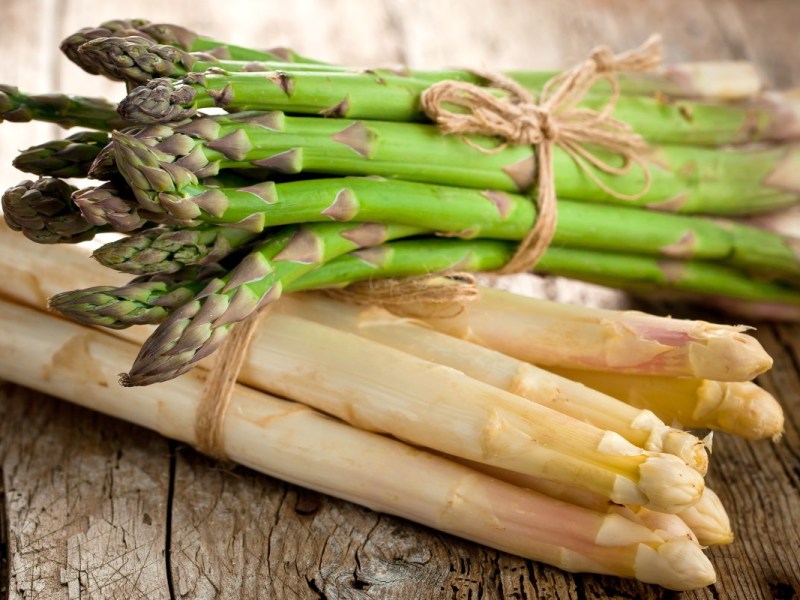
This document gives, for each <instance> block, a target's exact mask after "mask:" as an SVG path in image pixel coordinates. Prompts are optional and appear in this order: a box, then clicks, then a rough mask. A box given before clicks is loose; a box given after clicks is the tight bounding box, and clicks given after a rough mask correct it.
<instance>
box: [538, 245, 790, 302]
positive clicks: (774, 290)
mask: <svg viewBox="0 0 800 600" xmlns="http://www.w3.org/2000/svg"><path fill="white" fill-rule="evenodd" d="M537 270H538V271H540V272H542V273H551V274H554V275H562V276H564V277H575V278H576V279H581V280H583V281H588V282H590V283H597V284H600V285H607V286H610V287H617V288H620V289H625V290H632V291H635V292H649V291H650V290H653V289H664V290H667V291H671V292H676V297H680V296H681V295H686V296H687V297H689V298H690V299H691V298H698V297H703V296H710V297H717V296H719V297H724V298H731V299H733V300H743V301H747V302H772V303H775V304H778V305H787V307H789V308H791V307H794V306H798V305H800V292H798V290H797V288H795V287H791V286H788V285H783V284H781V283H779V282H770V281H761V280H758V279H755V278H753V277H751V276H749V275H748V274H746V273H744V272H742V271H740V270H738V269H734V268H730V267H727V266H725V265H719V264H714V263H710V262H704V261H694V260H687V261H679V260H670V259H664V260H657V259H655V258H653V257H649V256H643V255H633V254H622V253H616V252H602V251H599V250H581V249H573V248H549V249H548V253H547V260H546V261H540V262H539V263H538V264H537Z"/></svg>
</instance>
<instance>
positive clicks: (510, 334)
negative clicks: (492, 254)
mask: <svg viewBox="0 0 800 600" xmlns="http://www.w3.org/2000/svg"><path fill="white" fill-rule="evenodd" d="M425 322H426V323H427V324H428V325H430V326H431V327H433V328H434V329H436V330H438V331H443V332H444V333H447V334H449V335H454V336H456V337H460V338H463V339H466V340H469V341H472V342H475V343H478V344H481V345H484V346H487V347H489V348H493V349H495V350H498V351H500V352H502V353H503V354H508V355H509V356H513V357H515V358H518V359H520V360H525V361H528V362H531V363H533V364H535V365H538V366H542V367H547V366H551V365H557V366H561V367H567V368H574V369H588V370H594V371H609V372H613V373H639V374H650V375H665V376H675V377H696V378H699V379H713V380H718V381H749V380H750V379H753V377H755V376H756V375H759V374H761V373H763V372H764V371H766V370H767V369H769V368H770V367H771V366H772V358H770V356H769V354H767V352H766V351H765V350H764V348H762V347H761V344H759V342H758V340H756V339H755V338H754V337H752V336H750V335H747V334H746V333H745V331H746V329H747V328H745V327H741V326H738V327H734V326H728V325H716V324H712V323H707V322H705V321H693V320H683V319H670V318H665V317H656V316H653V315H648V314H646V313H641V312H636V311H612V310H603V309H597V308H587V307H582V306H573V305H568V304H559V303H556V302H548V301H545V300H536V299H533V298H526V297H524V296H518V295H515V294H510V293H508V292H503V291H501V290H496V289H492V288H484V289H482V291H481V299H480V300H477V301H473V302H469V303H468V304H467V306H466V307H465V309H464V310H463V311H462V312H461V313H460V314H459V315H456V316H452V317H450V318H428V319H425Z"/></svg>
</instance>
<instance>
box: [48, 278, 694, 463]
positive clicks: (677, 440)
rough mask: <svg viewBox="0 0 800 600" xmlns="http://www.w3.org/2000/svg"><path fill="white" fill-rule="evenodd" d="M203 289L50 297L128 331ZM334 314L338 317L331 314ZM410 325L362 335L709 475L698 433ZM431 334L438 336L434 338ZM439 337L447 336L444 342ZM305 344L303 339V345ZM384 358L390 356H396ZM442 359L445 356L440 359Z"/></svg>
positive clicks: (188, 285) (136, 288) (339, 315)
mask: <svg viewBox="0 0 800 600" xmlns="http://www.w3.org/2000/svg"><path fill="white" fill-rule="evenodd" d="M203 287H204V286H203V284H201V283H199V282H195V281H191V280H189V281H186V280H182V278H181V277H180V274H178V275H176V276H175V277H173V278H170V279H169V280H166V279H165V278H163V277H162V278H159V279H157V280H155V281H153V280H148V279H140V280H134V281H133V282H132V283H131V284H129V285H127V286H124V287H122V288H117V289H115V288H111V287H93V288H88V289H86V290H78V291H76V292H66V293H61V294H58V295H56V296H54V297H53V298H51V300H50V308H51V309H54V310H58V311H60V312H62V313H64V314H65V315H67V316H69V317H71V318H73V319H75V320H77V321H79V322H83V323H88V324H96V325H105V326H109V327H114V328H124V327H127V326H129V325H132V324H144V323H153V324H155V323H160V322H162V321H163V320H164V319H165V318H166V317H167V316H168V314H169V313H170V312H172V311H173V310H174V309H176V308H178V307H180V306H181V305H182V304H184V303H185V302H187V301H188V300H189V299H191V297H192V296H193V295H196V294H197V293H198V292H199V291H200V290H201V289H202V288H203ZM289 306H291V304H290V305H289ZM282 312H286V309H283V310H282ZM297 312H300V313H302V314H304V315H305V314H310V315H312V317H311V318H312V319H313V320H315V321H319V322H320V323H322V324H323V325H325V326H328V325H332V324H333V323H331V321H336V320H337V319H339V320H340V321H342V322H338V323H336V327H337V328H338V329H342V330H344V331H345V332H352V331H353V329H354V327H357V325H356V324H354V323H352V322H351V321H350V319H348V315H347V311H346V309H341V310H340V311H338V312H337V309H333V310H332V311H331V309H327V310H326V307H325V305H324V304H323V305H321V306H315V305H314V304H312V305H311V306H308V305H307V304H301V307H300V308H299V309H297V308H295V310H291V309H290V310H289V314H291V313H295V314H296V313H297ZM329 312H333V313H334V314H333V315H329V314H327V313H329ZM295 318H296V317H295ZM410 327H411V331H407V332H404V330H403V329H402V328H397V327H394V328H392V327H389V329H388V330H386V329H384V330H383V331H381V330H380V329H374V328H368V329H366V330H365V331H358V332H357V333H358V334H360V335H362V336H365V337H368V338H369V339H375V340H376V341H378V342H381V343H384V344H386V345H389V346H392V347H394V348H397V349H398V350H401V351H406V352H408V351H410V350H411V351H412V352H411V353H412V354H414V355H415V356H419V357H420V358H421V359H423V360H430V361H432V362H437V363H440V364H447V365H449V366H452V367H454V368H459V369H460V370H461V371H463V372H464V373H466V375H468V376H475V378H476V379H478V380H480V381H483V382H485V383H487V384H489V385H493V386H494V387H496V388H498V389H499V390H505V391H507V392H509V393H515V394H518V395H520V396H523V397H525V398H527V399H528V400H530V401H533V402H535V403H537V404H539V405H542V406H545V407H547V408H549V409H551V410H556V411H559V412H561V413H563V414H565V415H567V416H571V417H574V418H578V419H580V420H582V421H585V422H587V423H589V424H591V425H594V426H596V427H598V428H600V429H604V430H605V429H607V430H609V431H612V432H614V434H615V435H620V436H622V438H624V439H625V440H626V441H627V442H629V443H632V444H634V445H635V446H638V447H641V448H644V449H645V450H648V451H653V452H662V451H663V452H666V453H670V454H675V455H676V456H679V457H681V459H682V460H683V461H684V462H686V463H687V464H689V465H691V466H692V467H693V468H694V469H696V470H697V471H699V472H705V470H706V468H707V456H706V454H705V452H704V449H703V446H702V443H701V442H700V441H699V440H698V439H697V438H695V437H694V436H692V435H690V434H687V433H685V432H682V431H679V430H674V429H672V428H669V427H666V426H665V425H664V423H663V422H662V421H660V420H659V419H658V418H657V417H655V415H653V414H652V413H650V412H649V411H644V412H643V411H639V410H636V409H632V408H631V407H630V406H627V405H625V404H624V403H621V402H619V401H615V400H613V399H612V398H610V397H606V396H603V395H602V394H598V393H594V392H592V391H591V390H589V389H588V388H586V387H584V386H581V385H576V384H573V383H572V382H570V381H568V380H564V379H561V378H557V377H554V376H551V375H549V374H548V373H547V372H546V371H542V370H540V369H536V368H534V367H532V366H530V365H523V364H520V363H519V362H518V361H514V360H513V359H505V357H503V356H502V355H499V353H492V352H490V351H483V352H481V350H480V349H478V348H477V347H472V345H470V344H466V343H465V344H464V345H466V348H464V347H461V346H459V344H457V343H454V342H456V340H454V342H451V343H447V336H442V334H435V333H433V334H432V336H431V335H427V334H426V332H425V331H424V330H422V329H420V328H418V327H413V326H410ZM264 332H265V333H264V334H263V335H266V336H267V339H272V336H273V333H270V332H271V329H270V327H269V326H266V328H265V329H264ZM322 333H324V330H323V331H322ZM322 333H320V334H319V335H322ZM382 333H383V335H382ZM404 334H405V335H404ZM309 335H310V334H309ZM330 335H333V334H332V333H331V334H330ZM348 335H350V333H348ZM437 336H439V337H437ZM431 337H433V339H430V338H431ZM441 337H443V338H444V339H440V338H441ZM350 339H352V336H351V337H349V338H348V337H347V336H345V337H344V338H343V339H342V341H341V342H340V343H342V344H346V343H347V341H348V340H350ZM307 341H308V340H304V342H307ZM332 343H333V342H332ZM430 343H436V344H441V345H440V346H435V347H433V348H432V349H431V350H430V351H429V352H423V351H422V350H421V349H419V348H417V347H418V346H419V345H420V344H422V345H423V346H424V345H426V344H430ZM462 346H463V345H462ZM285 351H287V350H286V348H285V347H284V346H281V352H285ZM371 352H374V350H373V351H371ZM455 352H463V353H464V357H463V358H459V359H456V358H448V356H449V354H451V353H455ZM487 355H488V356H487ZM378 356H382V355H380V352H378ZM384 358H386V359H387V360H388V359H389V358H391V356H386V357H384ZM440 358H444V359H447V360H444V361H442V360H438V359H440ZM364 360H366V357H364V358H363V359H361V360H357V361H355V362H354V363H353V364H355V365H359V364H363V363H364ZM482 360H488V361H489V362H488V364H487V365H486V366H485V367H484V368H482V369H481V370H480V371H478V372H476V371H475V367H472V368H470V365H471V364H473V363H475V364H477V363H480V362H481V361H482ZM454 361H455V362H454ZM395 362H396V361H395ZM401 362H402V361H401ZM392 364H394V363H392ZM488 365H495V368H496V371H497V373H493V374H488V373H487V372H486V370H487V369H489V366H488ZM461 367H463V368H461ZM504 367H505V368H504ZM271 373H272V371H271V370H269V369H267V371H265V372H264V373H263V374H261V373H259V374H256V375H255V378H256V380H257V381H256V382H257V383H258V384H259V385H269V380H270V378H271V375H270V374H271ZM251 383H252V382H251ZM265 389H270V388H265ZM462 400H464V397H462Z"/></svg>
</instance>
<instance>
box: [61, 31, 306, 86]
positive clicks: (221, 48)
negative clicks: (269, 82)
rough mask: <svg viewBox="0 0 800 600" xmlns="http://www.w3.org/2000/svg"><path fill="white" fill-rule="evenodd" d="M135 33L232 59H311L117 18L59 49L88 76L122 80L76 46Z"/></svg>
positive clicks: (71, 38) (72, 37)
mask: <svg viewBox="0 0 800 600" xmlns="http://www.w3.org/2000/svg"><path fill="white" fill-rule="evenodd" d="M129 36H136V37H140V38H143V39H146V40H150V41H151V42H153V43H158V44H168V45H171V46H175V47H176V48H179V49H182V50H184V51H187V52H207V53H210V54H211V55H213V56H218V57H220V58H228V59H235V60H244V61H252V60H276V61H287V62H315V61H312V60H311V59H307V58H304V57H302V56H300V55H298V54H296V53H295V52H293V51H292V50H289V49H287V48H275V49H274V50H271V51H264V50H253V49H251V48H245V47H242V46H236V45H234V44H227V43H225V42H219V41H216V40H214V39H212V38H208V37H205V36H201V35H198V34H197V33H195V32H193V31H191V30H190V29H187V28H185V27H181V26H180V25H172V24H169V23H151V22H149V21H146V20H144V19H119V20H113V21H106V22H104V23H102V24H101V25H100V26H99V27H84V28H82V29H80V30H78V31H77V32H76V33H74V34H72V35H70V36H69V37H67V38H65V39H64V40H63V41H62V42H61V51H62V52H63V53H64V54H65V55H66V56H67V58H69V59H70V60H71V61H72V62H73V63H75V64H76V65H78V66H79V67H80V68H82V69H83V70H84V71H86V72H88V73H91V74H92V75H99V74H103V75H105V76H106V77H109V78H110V79H122V78H121V77H115V76H113V74H110V73H107V72H105V71H102V70H101V69H99V68H98V66H97V65H96V64H95V62H93V61H91V60H86V59H85V57H84V55H83V54H81V52H80V48H81V46H83V45H84V44H86V43H88V42H90V41H92V40H95V39H99V38H109V37H122V38H124V37H129Z"/></svg>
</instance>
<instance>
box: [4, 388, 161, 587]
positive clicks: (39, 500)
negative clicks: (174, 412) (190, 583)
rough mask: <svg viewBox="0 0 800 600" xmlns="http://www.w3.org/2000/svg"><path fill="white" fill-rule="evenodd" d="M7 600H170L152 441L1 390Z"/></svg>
mask: <svg viewBox="0 0 800 600" xmlns="http://www.w3.org/2000/svg"><path fill="white" fill-rule="evenodd" d="M0 415H3V418H2V419H1V420H0V471H1V472H2V474H3V490H4V493H5V513H6V514H5V518H6V525H7V527H8V532H9V536H8V553H9V556H10V557H11V560H10V565H9V573H7V574H6V575H7V576H8V578H9V579H8V580H7V581H8V582H9V583H8V588H9V596H8V597H9V598H11V599H17V598H19V599H29V598H48V599H49V598H54V599H55V598H69V599H73V598H81V597H90V598H109V599H111V598H115V599H116V598H147V599H150V598H167V597H168V594H167V586H166V583H167V577H166V573H167V572H166V568H165V564H164V540H165V538H166V528H165V515H166V512H167V490H168V478H169V468H168V466H169V457H168V453H167V443H166V441H165V440H164V439H163V438H161V437H159V436H158V435H156V434H154V433H151V432H147V431H144V430H140V429H137V428H135V427H133V426H131V425H128V424H126V423H122V422H120V421H115V420H113V419H109V418H107V417H104V416H102V415H99V414H96V413H92V412H91V411H87V410H83V409H78V408H76V407H74V406H71V405H68V404H66V403H64V402H61V401H57V400H55V399H51V398H48V397H46V396H43V395H41V394H37V393H35V392H32V391H30V390H26V389H24V388H20V387H17V386H13V385H10V384H0Z"/></svg>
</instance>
